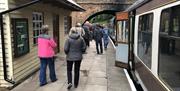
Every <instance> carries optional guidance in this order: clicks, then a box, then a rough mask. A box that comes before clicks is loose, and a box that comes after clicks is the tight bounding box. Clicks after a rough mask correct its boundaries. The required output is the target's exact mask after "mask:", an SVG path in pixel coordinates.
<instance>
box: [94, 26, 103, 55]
mask: <svg viewBox="0 0 180 91" xmlns="http://www.w3.org/2000/svg"><path fill="white" fill-rule="evenodd" d="M93 38H94V40H95V41H96V51H97V54H99V45H100V51H101V54H102V53H103V47H102V38H103V32H102V28H101V26H100V25H99V24H97V25H96V26H95V27H94V29H93Z"/></svg>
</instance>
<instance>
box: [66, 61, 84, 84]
mask: <svg viewBox="0 0 180 91" xmlns="http://www.w3.org/2000/svg"><path fill="white" fill-rule="evenodd" d="M73 64H75V65H74V85H75V86H78V84H79V71H80V66H81V60H77V61H68V60H67V76H68V84H69V83H72V67H73Z"/></svg>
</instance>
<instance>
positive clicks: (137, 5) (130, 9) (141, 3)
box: [125, 0, 150, 11]
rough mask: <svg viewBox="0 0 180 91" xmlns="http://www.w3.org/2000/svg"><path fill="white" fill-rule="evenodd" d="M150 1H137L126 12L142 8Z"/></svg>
mask: <svg viewBox="0 0 180 91" xmlns="http://www.w3.org/2000/svg"><path fill="white" fill-rule="evenodd" d="M148 1H150V0H137V1H136V2H135V3H133V4H132V5H131V6H129V7H128V8H127V9H126V10H125V11H132V10H134V9H136V8H138V7H140V6H142V5H143V4H145V3H147V2H148Z"/></svg>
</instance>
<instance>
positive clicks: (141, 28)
mask: <svg viewBox="0 0 180 91" xmlns="http://www.w3.org/2000/svg"><path fill="white" fill-rule="evenodd" d="M146 15H149V16H150V15H152V26H151V30H150V31H142V30H144V26H146V25H147V24H146V25H142V22H143V21H144V20H143V16H145V17H147V16H146ZM140 18H142V20H141V21H140ZM140 23H141V27H139V26H140ZM153 23H154V12H149V13H146V14H143V15H140V16H139V17H138V34H137V35H138V37H137V40H138V41H139V36H140V34H139V31H141V32H146V33H150V32H151V34H153ZM149 25H150V24H149ZM152 36H153V35H152ZM152 40H153V37H151V47H152ZM137 56H138V58H139V59H140V60H141V61H142V62H143V63H144V64H145V65H146V66H147V67H148V68H149V69H151V67H152V49H151V55H150V57H151V60H150V66H148V65H147V64H146V63H145V61H144V59H143V58H142V57H143V56H142V57H141V56H140V55H139V43H137Z"/></svg>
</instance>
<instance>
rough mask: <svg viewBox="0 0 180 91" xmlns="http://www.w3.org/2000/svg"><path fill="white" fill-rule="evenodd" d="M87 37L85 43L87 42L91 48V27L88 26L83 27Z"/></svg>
mask: <svg viewBox="0 0 180 91" xmlns="http://www.w3.org/2000/svg"><path fill="white" fill-rule="evenodd" d="M83 29H84V32H85V35H84V36H83V38H84V41H85V42H86V46H88V47H89V40H90V31H89V27H88V26H87V25H84V26H83Z"/></svg>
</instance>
